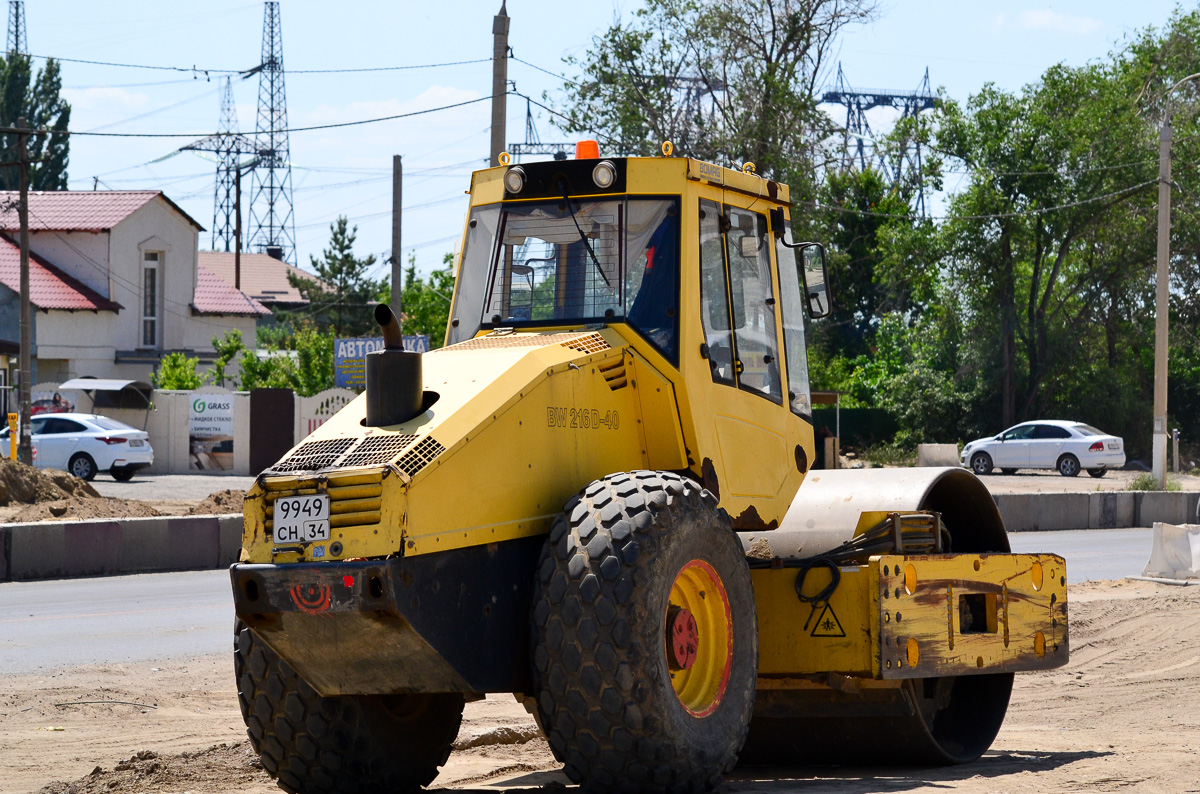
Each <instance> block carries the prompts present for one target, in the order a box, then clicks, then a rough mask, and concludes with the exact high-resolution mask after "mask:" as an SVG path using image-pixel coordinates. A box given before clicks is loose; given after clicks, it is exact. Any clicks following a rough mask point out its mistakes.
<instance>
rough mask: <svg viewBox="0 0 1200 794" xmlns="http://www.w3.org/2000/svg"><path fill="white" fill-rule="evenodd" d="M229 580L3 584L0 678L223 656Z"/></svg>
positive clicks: (1125, 562) (1022, 543) (1139, 555)
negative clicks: (214, 654)
mask: <svg viewBox="0 0 1200 794" xmlns="http://www.w3.org/2000/svg"><path fill="white" fill-rule="evenodd" d="M1010 537H1011V539H1012V546H1013V551H1018V552H1052V553H1055V554H1061V555H1062V556H1064V557H1065V558H1066V559H1067V578H1068V580H1069V581H1070V582H1082V581H1086V580H1088V579H1119V578H1122V577H1125V576H1133V575H1137V574H1140V573H1141V571H1142V567H1143V566H1144V565H1145V564H1146V561H1147V560H1148V559H1149V557H1150V540H1151V530H1149V529H1107V530H1087V531H1075V532H1018V533H1013V534H1012V535H1010ZM232 628H233V597H232V594H231V591H230V586H229V573H228V571H224V570H221V571H192V572H187V573H160V574H144V575H139V576H114V577H100V578H90V579H60V580H54V581H47V582H7V583H3V584H0V670H3V671H5V672H7V673H10V674H22V673H33V672H38V671H45V670H51V669H56V668H62V667H75V666H80V665H91V664H113V663H124V662H145V661H153V660H155V659H170V658H188V657H194V656H198V655H201V654H207V653H225V652H227V651H228V650H229V648H230V647H231V646H230V643H231V642H232Z"/></svg>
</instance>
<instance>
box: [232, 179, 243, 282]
mask: <svg viewBox="0 0 1200 794" xmlns="http://www.w3.org/2000/svg"><path fill="white" fill-rule="evenodd" d="M233 174H234V176H233V214H234V215H236V216H237V217H236V219H235V220H234V222H233V288H234V289H236V290H241V288H242V169H241V168H240V167H239V166H237V165H235V166H234V167H233Z"/></svg>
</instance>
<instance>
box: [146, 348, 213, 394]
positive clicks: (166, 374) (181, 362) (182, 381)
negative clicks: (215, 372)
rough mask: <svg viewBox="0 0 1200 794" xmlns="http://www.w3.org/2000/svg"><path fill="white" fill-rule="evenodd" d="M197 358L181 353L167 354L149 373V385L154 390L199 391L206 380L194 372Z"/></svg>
mask: <svg viewBox="0 0 1200 794" xmlns="http://www.w3.org/2000/svg"><path fill="white" fill-rule="evenodd" d="M199 363H200V359H199V358H195V357H190V356H186V355H184V354H183V353H168V354H167V355H165V356H163V359H162V361H161V362H159V365H158V369H157V370H156V371H155V372H151V373H150V383H151V385H153V386H154V388H156V389H199V388H200V387H201V386H203V385H204V383H205V381H206V380H207V378H205V377H204V376H202V375H201V374H200V373H198V372H196V365H197V364H199Z"/></svg>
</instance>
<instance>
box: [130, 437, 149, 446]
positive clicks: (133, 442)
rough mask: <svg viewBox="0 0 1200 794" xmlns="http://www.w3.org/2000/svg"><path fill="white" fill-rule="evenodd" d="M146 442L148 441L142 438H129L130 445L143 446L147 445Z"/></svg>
mask: <svg viewBox="0 0 1200 794" xmlns="http://www.w3.org/2000/svg"><path fill="white" fill-rule="evenodd" d="M145 444H146V442H145V441H142V440H141V439H140V438H131V439H129V446H131V447H141V446H145Z"/></svg>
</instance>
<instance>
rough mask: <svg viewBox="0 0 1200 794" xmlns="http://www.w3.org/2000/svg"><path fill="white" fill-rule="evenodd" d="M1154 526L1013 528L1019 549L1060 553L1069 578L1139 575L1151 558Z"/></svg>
mask: <svg viewBox="0 0 1200 794" xmlns="http://www.w3.org/2000/svg"><path fill="white" fill-rule="evenodd" d="M1153 536H1154V530H1152V529H1147V528H1137V529H1089V530H1069V531H1062V532H1010V533H1009V534H1008V542H1009V543H1010V544H1011V545H1012V550H1013V551H1015V552H1019V553H1024V554H1030V553H1035V552H1036V553H1051V554H1058V555H1060V556H1062V557H1063V558H1065V559H1066V561H1067V581H1068V582H1086V581H1088V580H1089V579H1123V578H1124V577H1126V576H1139V575H1141V573H1142V569H1143V568H1144V567H1145V566H1146V563H1147V562H1148V561H1149V560H1150V545H1151V542H1152V540H1153Z"/></svg>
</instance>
